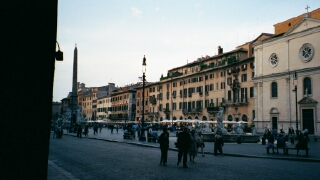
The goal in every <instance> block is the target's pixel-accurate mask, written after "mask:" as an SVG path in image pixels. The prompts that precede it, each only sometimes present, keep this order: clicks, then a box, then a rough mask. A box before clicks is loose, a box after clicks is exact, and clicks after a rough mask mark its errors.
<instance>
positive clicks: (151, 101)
mask: <svg viewBox="0 0 320 180" xmlns="http://www.w3.org/2000/svg"><path fill="white" fill-rule="evenodd" d="M149 102H150V103H151V104H157V99H156V98H154V97H153V96H150V99H149Z"/></svg>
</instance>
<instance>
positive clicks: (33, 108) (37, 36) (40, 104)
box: [0, 0, 58, 179]
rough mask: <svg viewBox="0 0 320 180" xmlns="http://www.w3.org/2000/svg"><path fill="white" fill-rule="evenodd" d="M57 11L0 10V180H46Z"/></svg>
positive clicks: (37, 6)
mask: <svg viewBox="0 0 320 180" xmlns="http://www.w3.org/2000/svg"><path fill="white" fill-rule="evenodd" d="M57 5H58V1H57V0H37V1H33V0H29V1H28V0H20V1H11V0H6V1H1V4H0V10H1V17H0V18H1V20H0V23H1V24H0V27H1V28H0V29H1V33H0V34H1V39H0V43H1V46H0V52H1V53H0V59H1V70H0V77H1V83H0V85H1V88H0V89H1V90H0V91H1V108H0V109H1V111H0V122H1V130H0V142H1V144H0V149H1V150H0V152H1V154H0V179H47V166H48V152H49V137H50V135H49V133H50V120H51V111H52V109H51V105H52V89H53V78H54V64H55V54H54V53H55V51H56V50H55V49H56V32H57Z"/></svg>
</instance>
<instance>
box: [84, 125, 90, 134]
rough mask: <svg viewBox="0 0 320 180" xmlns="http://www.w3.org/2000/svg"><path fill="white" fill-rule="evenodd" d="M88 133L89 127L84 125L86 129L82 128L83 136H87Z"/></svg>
mask: <svg viewBox="0 0 320 180" xmlns="http://www.w3.org/2000/svg"><path fill="white" fill-rule="evenodd" d="M88 133H89V127H88V125H86V127H84V135H85V136H88Z"/></svg>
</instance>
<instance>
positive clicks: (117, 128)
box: [116, 124, 119, 134]
mask: <svg viewBox="0 0 320 180" xmlns="http://www.w3.org/2000/svg"><path fill="white" fill-rule="evenodd" d="M116 130H117V134H118V131H119V125H118V124H116Z"/></svg>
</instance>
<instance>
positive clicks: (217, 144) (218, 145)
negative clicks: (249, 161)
mask: <svg viewBox="0 0 320 180" xmlns="http://www.w3.org/2000/svg"><path fill="white" fill-rule="evenodd" d="M223 145H224V143H223V138H222V136H220V135H219V134H216V136H215V141H214V155H215V156H217V155H218V152H217V151H219V152H220V154H221V155H222V156H223V151H222V147H223Z"/></svg>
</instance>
